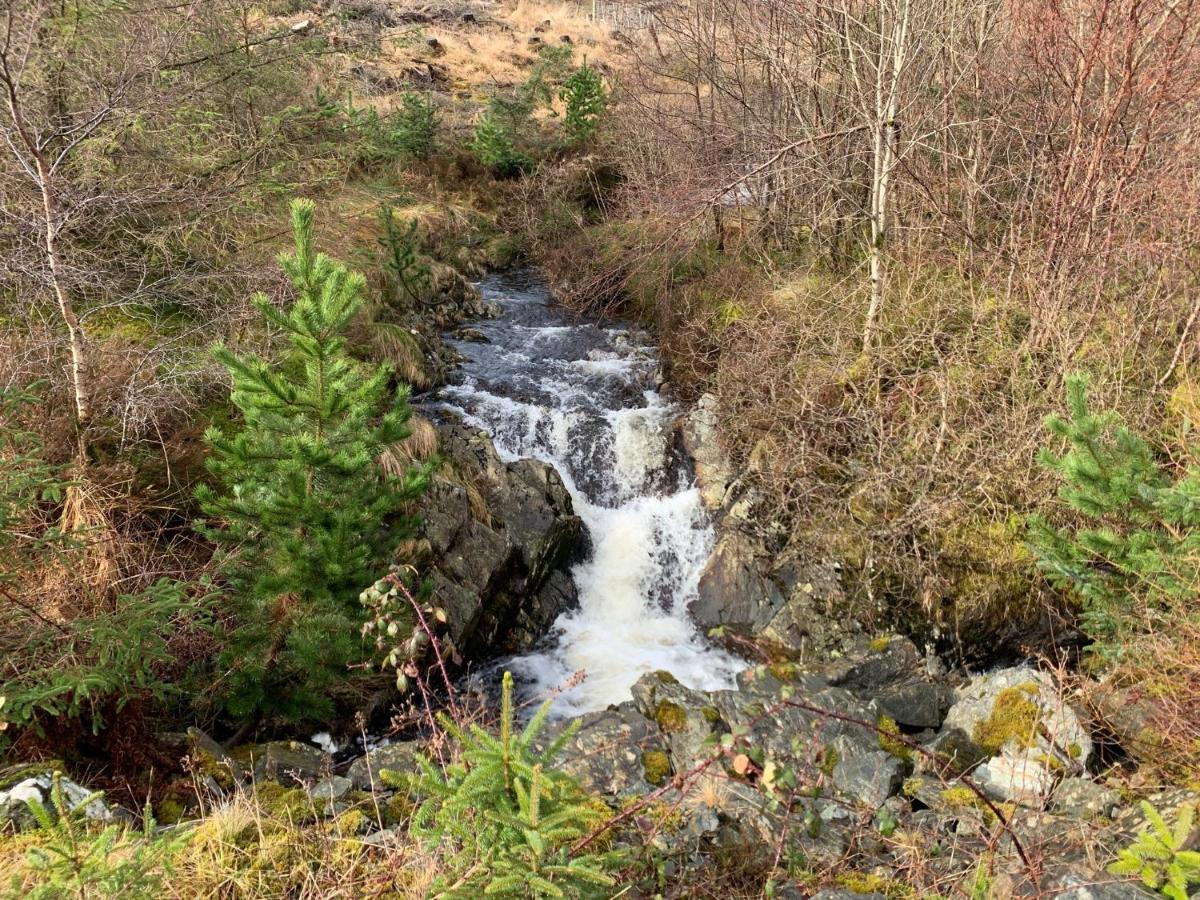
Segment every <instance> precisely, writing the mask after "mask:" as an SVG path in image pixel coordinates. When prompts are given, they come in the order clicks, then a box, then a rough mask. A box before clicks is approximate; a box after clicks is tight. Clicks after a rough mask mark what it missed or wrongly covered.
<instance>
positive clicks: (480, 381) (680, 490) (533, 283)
mask: <svg viewBox="0 0 1200 900" xmlns="http://www.w3.org/2000/svg"><path fill="white" fill-rule="evenodd" d="M480 289H481V290H482V292H483V294H484V297H485V298H486V299H487V300H489V301H495V302H497V303H498V304H499V305H500V306H501V308H502V309H503V315H501V316H500V317H499V318H498V319H494V320H490V321H486V322H481V323H477V325H476V330H477V331H478V332H480V333H481V334H482V336H483V337H485V338H486V341H481V340H478V337H479V335H472V337H474V338H476V339H475V340H457V341H454V342H453V343H454V346H455V348H456V349H457V350H458V351H459V352H460V353H461V354H462V355H463V357H464V360H465V361H464V363H463V365H462V366H461V369H460V373H459V383H457V384H451V385H448V386H446V387H445V388H443V390H442V392H441V400H442V403H443V405H445V406H446V407H447V408H450V409H452V410H454V411H456V412H458V413H459V414H460V415H462V416H463V417H464V418H465V419H466V421H468V422H469V423H471V424H473V425H475V426H477V427H479V428H482V429H484V430H485V431H487V432H488V433H489V434H490V435H491V436H492V438H493V440H494V442H495V445H496V448H497V450H498V452H499V453H500V455H501V456H502V457H504V458H506V459H518V458H522V457H533V458H536V459H540V460H543V461H545V462H548V463H550V464H551V465H553V466H554V467H555V468H556V469H557V470H558V471H559V473H560V474H561V475H562V478H563V481H564V482H565V484H566V485H567V488H568V490H569V491H570V492H571V496H572V498H573V500H574V504H575V511H576V513H577V514H578V515H579V516H580V517H581V518H582V519H583V521H584V524H585V525H586V527H587V530H588V533H589V535H590V538H591V549H590V553H589V558H588V559H587V560H586V561H584V562H582V563H581V564H579V565H577V566H576V567H575V569H574V570H573V572H572V575H573V577H574V579H575V583H576V586H577V587H578V590H579V607H578V608H577V609H575V610H572V611H570V612H568V613H565V614H564V615H563V616H561V617H560V618H559V620H558V622H556V623H555V628H554V633H553V634H552V635H551V637H550V641H549V643H548V645H547V647H546V648H545V649H544V650H542V651H541V652H537V653H534V654H530V655H527V656H523V657H519V658H516V659H511V660H507V661H505V665H506V666H507V667H508V668H510V669H512V670H513V672H514V674H515V675H518V676H519V677H521V678H522V679H524V681H525V682H526V683H527V684H528V685H529V686H530V688H531V689H532V690H533V691H536V692H545V691H549V690H551V689H553V688H555V687H559V686H561V685H562V684H563V683H564V682H566V681H567V679H568V678H569V677H570V675H571V674H572V673H574V672H576V671H578V670H583V671H584V672H585V674H586V678H585V680H584V681H583V682H582V684H580V685H578V686H577V687H575V688H573V689H571V690H570V691H568V692H566V693H564V694H563V695H562V696H561V697H560V698H559V700H558V701H556V706H555V709H556V711H557V712H560V713H562V714H577V713H581V712H587V711H589V710H593V709H600V708H603V707H605V706H607V705H608V704H610V703H618V702H620V701H622V700H628V699H629V687H630V686H631V685H632V684H633V682H634V681H636V680H637V678H638V677H639V676H640V675H642V674H643V673H645V672H648V671H652V670H655V669H666V670H668V671H670V672H672V673H673V674H674V675H675V676H676V677H677V678H678V679H679V680H680V681H682V682H683V683H684V684H686V685H688V686H690V687H695V688H702V689H706V690H712V689H716V688H722V687H730V686H732V683H733V675H734V673H735V672H736V671H737V670H738V668H739V667H740V666H739V661H738V660H736V659H735V658H733V657H732V656H730V655H729V654H727V653H725V652H723V651H721V650H719V649H716V648H714V647H712V646H710V645H709V643H708V642H707V641H706V640H705V639H704V638H703V637H702V636H701V635H699V634H698V633H697V630H696V628H695V626H694V625H693V624H692V622H691V621H690V619H689V618H688V615H687V605H688V602H689V601H690V600H691V599H692V598H693V597H694V596H695V593H696V585H697V582H698V580H699V576H700V572H701V570H702V568H703V566H704V564H705V562H706V561H707V559H708V556H709V553H710V552H711V549H712V543H713V529H712V525H711V523H710V522H709V521H708V518H707V516H706V514H705V512H704V510H703V508H702V506H701V504H700V497H699V492H698V491H697V489H696V488H695V487H694V486H693V484H692V479H691V472H690V468H689V466H688V465H687V460H686V459H685V458H683V457H682V456H681V454H680V453H679V452H678V451H677V450H676V449H675V447H674V446H673V443H674V442H673V440H672V429H671V423H672V422H673V420H674V419H675V418H676V417H677V416H678V415H679V410H678V409H677V408H676V407H675V406H673V405H672V404H671V403H669V402H668V401H667V400H666V399H665V398H664V397H663V396H662V395H661V394H660V393H659V390H658V388H659V382H660V378H659V364H658V357H657V352H656V350H655V348H654V347H653V346H651V345H650V344H649V343H648V341H647V339H646V338H645V336H644V335H642V334H640V333H638V332H637V331H635V330H634V329H632V328H630V327H628V326H625V325H622V324H607V323H605V324H599V323H597V322H595V321H590V320H586V319H582V318H579V317H577V316H575V315H573V314H571V313H570V312H569V311H566V310H563V309H560V308H558V307H556V306H554V305H553V304H552V299H551V297H550V295H549V293H548V291H547V290H546V288H545V287H544V286H543V285H542V284H540V283H539V282H538V281H537V279H536V278H534V277H533V276H531V275H530V274H529V273H518V274H507V275H502V276H494V277H492V278H489V279H488V280H486V281H484V282H483V283H482V284H481V285H480Z"/></svg>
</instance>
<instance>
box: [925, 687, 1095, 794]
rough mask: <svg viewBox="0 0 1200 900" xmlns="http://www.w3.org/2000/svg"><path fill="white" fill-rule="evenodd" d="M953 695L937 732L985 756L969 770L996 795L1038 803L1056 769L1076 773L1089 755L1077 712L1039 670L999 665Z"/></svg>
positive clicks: (966, 753) (1089, 746)
mask: <svg viewBox="0 0 1200 900" xmlns="http://www.w3.org/2000/svg"><path fill="white" fill-rule="evenodd" d="M955 697H956V699H955V703H954V705H953V706H952V707H951V708H950V710H949V712H948V713H947V714H946V720H945V722H944V724H943V731H944V732H945V731H953V732H957V733H958V735H959V737H960V742H962V739H964V738H965V740H966V741H967V742H969V745H973V746H965V747H963V748H962V752H963V756H964V757H967V758H969V757H970V756H982V757H985V758H987V760H988V761H987V762H986V763H984V764H983V766H982V767H981V768H980V769H978V770H977V771H976V773H975V775H976V778H977V779H978V780H979V781H980V784H981V785H982V786H983V787H984V788H985V789H986V790H987V791H988V792H989V794H991V795H992V796H994V797H996V798H997V799H1000V800H1011V801H1014V802H1018V803H1023V804H1029V805H1034V804H1038V803H1040V802H1042V801H1043V800H1045V799H1046V798H1047V796H1048V795H1049V793H1050V789H1051V788H1052V787H1053V785H1054V781H1055V778H1056V776H1057V775H1058V774H1067V775H1069V774H1079V773H1082V772H1083V771H1084V770H1085V767H1086V766H1087V763H1088V761H1089V760H1090V759H1091V756H1092V740H1091V737H1090V736H1089V735H1088V733H1087V730H1086V729H1085V728H1084V727H1083V724H1082V722H1081V720H1080V717H1079V715H1078V714H1077V713H1076V712H1075V711H1074V710H1073V709H1072V708H1071V706H1070V705H1069V704H1068V703H1066V702H1065V701H1064V700H1063V699H1062V697H1061V696H1060V694H1059V692H1058V691H1056V690H1055V687H1054V683H1053V682H1052V681H1051V679H1050V677H1049V676H1048V675H1046V674H1045V673H1043V672H1039V671H1037V670H1036V669H1032V668H1027V667H1014V668H1008V669H1000V670H998V671H996V672H992V673H989V674H987V675H981V676H979V677H977V678H974V679H972V681H971V682H970V683H969V684H967V685H966V686H965V687H963V688H960V689H959V690H958V691H957V692H956V695H955Z"/></svg>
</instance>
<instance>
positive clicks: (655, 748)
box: [541, 701, 673, 801]
mask: <svg viewBox="0 0 1200 900" xmlns="http://www.w3.org/2000/svg"><path fill="white" fill-rule="evenodd" d="M566 725H567V723H566V722H556V723H552V724H551V725H550V726H548V727H547V728H546V730H545V731H544V732H543V733H542V737H541V743H542V745H543V746H544V745H545V744H546V743H548V742H549V741H552V740H553V739H554V738H555V737H556V736H557V735H558V734H559V733H561V729H563V728H565V727H566ZM559 760H560V766H561V768H562V769H563V770H564V771H566V772H567V773H568V774H570V775H572V776H574V777H575V778H577V779H578V780H579V782H580V784H582V785H583V787H584V788H585V789H587V790H589V791H592V792H594V793H596V794H599V795H600V796H602V797H605V798H606V799H608V800H610V801H622V800H625V799H626V798H629V797H644V796H646V795H647V794H649V793H651V792H652V791H654V790H655V789H656V788H658V787H661V786H662V785H663V784H664V783H665V782H666V781H667V780H668V779H669V778H670V777H671V775H672V774H673V772H672V768H671V761H670V757H669V756H668V754H667V752H666V747H665V744H664V741H663V738H662V735H661V734H660V733H659V732H658V729H657V728H655V727H654V725H653V724H652V723H651V722H649V721H648V720H647V719H646V718H645V717H644V716H642V715H641V714H640V713H639V712H638V710H637V709H636V708H635V706H634V704H633V703H632V702H629V701H626V702H625V703H621V704H619V705H618V706H612V707H609V708H608V709H605V710H600V711H598V712H592V713H587V714H586V715H584V716H583V717H582V718H581V720H580V726H579V730H578V731H577V732H576V733H575V735H574V736H573V737H572V738H571V739H570V741H568V742H567V745H566V747H565V748H564V749H563V753H562V755H561V756H560V757H559Z"/></svg>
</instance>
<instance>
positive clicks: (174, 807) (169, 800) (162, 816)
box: [154, 797, 187, 825]
mask: <svg viewBox="0 0 1200 900" xmlns="http://www.w3.org/2000/svg"><path fill="white" fill-rule="evenodd" d="M185 815H187V807H186V806H184V804H183V802H182V801H181V800H179V798H178V797H164V798H163V799H162V800H160V801H158V803H156V804H155V805H154V818H155V820H156V821H157V822H158V823H159V824H160V825H175V824H176V823H178V822H179V821H180V820H181V819H183V817H184V816H185Z"/></svg>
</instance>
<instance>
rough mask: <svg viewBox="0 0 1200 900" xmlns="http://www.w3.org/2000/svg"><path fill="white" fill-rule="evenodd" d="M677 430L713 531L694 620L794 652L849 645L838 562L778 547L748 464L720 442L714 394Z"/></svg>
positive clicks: (780, 542) (850, 628) (777, 529)
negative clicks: (738, 467) (740, 464)
mask: <svg viewBox="0 0 1200 900" xmlns="http://www.w3.org/2000/svg"><path fill="white" fill-rule="evenodd" d="M679 432H680V439H681V442H682V444H683V447H684V449H685V450H686V451H687V452H688V453H689V454H690V455H691V457H692V459H693V461H694V465H695V476H696V484H697V487H698V488H699V490H700V497H701V500H702V501H703V503H704V506H705V508H706V509H708V510H709V512H710V513H711V514H712V515H713V517H714V519H715V521H716V524H717V530H718V537H717V544H716V547H715V548H714V549H713V553H712V556H711V558H710V559H709V561H708V564H707V565H706V566H705V568H704V571H703V572H702V574H701V576H700V582H699V587H698V592H697V596H696V598H695V600H694V601H692V603H691V604H690V605H689V611H690V612H691V614H692V617H693V618H694V619H695V620H696V623H697V624H698V625H699V626H700V627H701V628H702V629H705V630H711V629H714V628H720V629H723V630H724V631H726V632H727V633H731V634H733V635H734V636H736V637H740V638H747V637H748V638H753V639H755V640H757V641H760V642H762V643H764V644H767V645H770V646H771V647H772V648H774V649H775V650H777V651H780V652H783V653H785V654H788V655H791V656H794V657H796V658H811V657H812V656H813V655H814V654H827V653H828V652H829V651H843V650H845V649H846V648H848V647H849V646H852V645H853V643H854V640H855V638H856V637H857V635H858V631H859V629H858V628H857V626H856V624H855V623H854V622H852V621H847V620H844V619H840V618H839V616H838V610H839V609H840V608H841V607H843V606H844V605H845V598H844V596H843V594H842V588H841V574H840V570H839V566H838V564H837V563H836V562H834V561H833V560H822V559H814V558H811V557H810V556H809V555H808V554H806V553H804V552H801V551H800V550H799V549H797V548H794V547H787V546H785V544H786V533H785V531H784V529H783V527H782V525H781V524H780V523H778V522H774V521H772V520H771V518H770V517H769V516H768V515H766V513H765V512H764V508H763V507H764V504H763V503H762V497H761V495H760V493H759V491H758V488H757V487H756V486H755V471H754V466H750V467H748V469H747V470H746V471H742V472H737V471H735V469H734V467H733V465H732V463H731V462H730V460H729V458H728V456H727V455H726V453H725V451H724V449H723V447H722V446H721V443H720V439H719V420H718V407H717V400H716V398H715V397H714V396H712V395H711V394H705V395H704V396H702V397H701V398H700V400H699V401H698V402H697V403H696V406H695V408H694V409H693V410H692V411H691V412H690V413H689V414H688V415H687V416H685V417H684V418H683V420H682V421H681V422H680V424H679Z"/></svg>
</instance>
